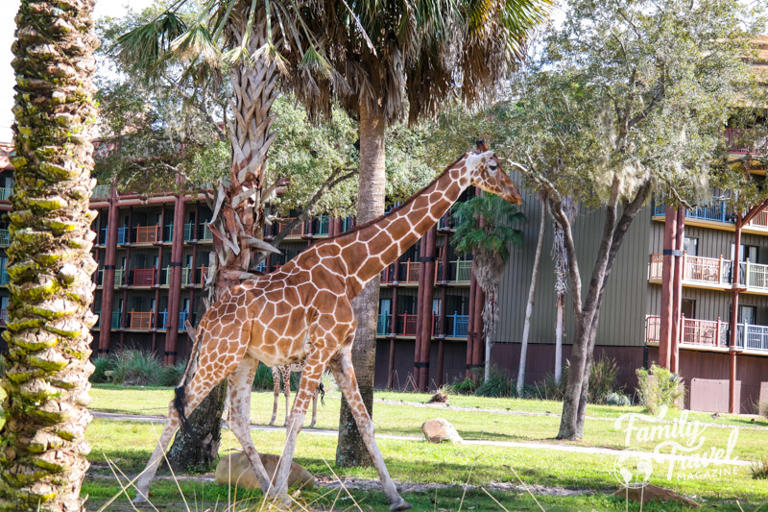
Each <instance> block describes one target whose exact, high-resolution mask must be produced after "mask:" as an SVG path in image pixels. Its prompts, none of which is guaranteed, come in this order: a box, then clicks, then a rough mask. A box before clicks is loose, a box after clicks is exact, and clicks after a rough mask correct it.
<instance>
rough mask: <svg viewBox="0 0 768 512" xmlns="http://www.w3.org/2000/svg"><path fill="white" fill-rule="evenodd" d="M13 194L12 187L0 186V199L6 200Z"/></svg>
mask: <svg viewBox="0 0 768 512" xmlns="http://www.w3.org/2000/svg"><path fill="white" fill-rule="evenodd" d="M12 195H13V187H0V201H8V200H9V199H10V198H11V196H12Z"/></svg>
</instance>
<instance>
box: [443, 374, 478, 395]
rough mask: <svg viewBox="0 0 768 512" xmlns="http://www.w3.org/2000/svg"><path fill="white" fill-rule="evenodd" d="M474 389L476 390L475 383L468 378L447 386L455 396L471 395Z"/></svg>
mask: <svg viewBox="0 0 768 512" xmlns="http://www.w3.org/2000/svg"><path fill="white" fill-rule="evenodd" d="M475 389H477V383H476V382H475V381H474V380H472V379H471V378H469V377H465V378H464V380H457V381H456V382H454V383H453V384H451V385H449V386H448V390H449V391H450V392H451V393H456V394H457V395H471V394H472V393H474V392H475Z"/></svg>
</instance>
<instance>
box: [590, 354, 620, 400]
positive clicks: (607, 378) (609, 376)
mask: <svg viewBox="0 0 768 512" xmlns="http://www.w3.org/2000/svg"><path fill="white" fill-rule="evenodd" d="M618 374H619V365H618V364H616V360H615V359H611V358H602V359H599V360H597V361H595V362H594V363H592V368H590V371H589V397H588V399H587V401H588V402H589V403H593V404H604V403H607V402H606V400H607V398H608V395H610V394H611V393H614V392H616V391H621V389H619V388H617V387H616V377H617V376H618Z"/></svg>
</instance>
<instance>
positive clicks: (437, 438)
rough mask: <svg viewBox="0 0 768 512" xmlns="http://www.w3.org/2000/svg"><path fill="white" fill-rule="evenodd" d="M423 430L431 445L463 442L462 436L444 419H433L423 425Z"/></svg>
mask: <svg viewBox="0 0 768 512" xmlns="http://www.w3.org/2000/svg"><path fill="white" fill-rule="evenodd" d="M421 430H422V432H424V437H426V438H427V441H429V442H431V443H443V442H446V441H447V442H449V443H460V442H461V441H462V439H461V436H460V435H459V433H458V432H456V429H455V428H454V427H453V425H451V424H450V423H449V422H448V420H444V419H443V418H433V419H431V420H427V421H425V422H424V423H423V424H422V425H421Z"/></svg>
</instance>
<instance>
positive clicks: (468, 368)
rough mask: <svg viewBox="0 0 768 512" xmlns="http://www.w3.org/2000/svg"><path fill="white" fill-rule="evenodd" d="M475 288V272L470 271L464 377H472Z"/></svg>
mask: <svg viewBox="0 0 768 512" xmlns="http://www.w3.org/2000/svg"><path fill="white" fill-rule="evenodd" d="M475 288H477V279H475V271H474V269H472V273H471V277H470V281H469V319H468V320H467V354H466V356H465V376H466V377H471V376H472V370H473V369H474V368H472V353H473V350H472V347H473V345H474V343H475V314H474V312H475V295H476V293H475Z"/></svg>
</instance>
